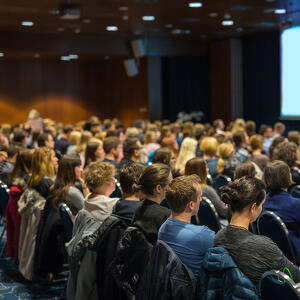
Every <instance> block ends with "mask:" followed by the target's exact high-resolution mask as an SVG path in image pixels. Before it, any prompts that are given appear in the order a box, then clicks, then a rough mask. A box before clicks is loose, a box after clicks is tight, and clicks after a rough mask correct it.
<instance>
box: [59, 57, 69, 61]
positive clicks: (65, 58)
mask: <svg viewBox="0 0 300 300" xmlns="http://www.w3.org/2000/svg"><path fill="white" fill-rule="evenodd" d="M60 60H63V61H69V60H71V58H70V57H69V56H61V57H60Z"/></svg>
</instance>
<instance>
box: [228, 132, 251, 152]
mask: <svg viewBox="0 0 300 300" xmlns="http://www.w3.org/2000/svg"><path fill="white" fill-rule="evenodd" d="M232 139H233V142H234V144H235V147H236V148H241V147H245V146H246V145H247V140H248V139H249V138H248V137H247V136H246V132H245V131H243V130H237V131H236V132H234V134H233V136H232Z"/></svg>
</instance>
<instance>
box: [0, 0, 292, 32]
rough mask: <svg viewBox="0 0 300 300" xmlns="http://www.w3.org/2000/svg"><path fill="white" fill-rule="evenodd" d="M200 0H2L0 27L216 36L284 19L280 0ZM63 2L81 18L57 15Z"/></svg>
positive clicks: (262, 28)
mask: <svg viewBox="0 0 300 300" xmlns="http://www.w3.org/2000/svg"><path fill="white" fill-rule="evenodd" d="M200 1H201V0H200ZM291 1H292V2H293V1H297V0H291ZM201 2H202V4H203V6H202V7H201V8H190V7H189V6H188V3H189V1H186V0H127V1H126V0H81V1H79V0H77V1H75V0H65V2H62V1H58V0H26V1H25V0H2V1H1V4H0V31H1V32H31V33H39V34H40V33H42V34H47V33H54V32H55V33H58V34H62V35H63V34H65V33H68V34H74V35H76V34H78V35H84V34H93V35H110V36H120V35H122V36H128V35H144V36H150V37H151V36H154V37H155V36H157V37H167V36H174V35H189V36H192V37H201V38H216V37H218V36H220V37H223V36H236V35H243V34H246V33H251V32H256V31H265V30H276V29H277V28H278V26H279V23H280V17H279V16H278V15H276V14H274V9H275V8H279V7H280V5H281V4H280V2H278V1H276V0H202V1H201ZM64 3H68V4H76V5H78V7H79V8H80V11H81V16H80V18H79V19H78V20H62V19H60V18H59V16H58V15H57V9H58V8H59V7H60V6H61V5H62V4H64ZM144 15H153V16H155V21H153V22H149V21H148V22H147V21H143V20H142V16H144ZM224 18H227V19H231V20H233V21H234V25H233V26H230V27H224V26H222V25H221V22H222V20H224ZM281 18H282V17H281ZM24 20H25V21H33V22H34V26H33V27H24V26H22V25H21V22H22V21H24ZM108 25H114V26H117V27H118V31H116V32H108V31H107V30H106V27H107V26H108Z"/></svg>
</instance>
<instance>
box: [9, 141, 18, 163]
mask: <svg viewBox="0 0 300 300" xmlns="http://www.w3.org/2000/svg"><path fill="white" fill-rule="evenodd" d="M18 154H19V148H18V147H15V146H13V145H11V146H9V147H8V148H7V160H8V161H10V162H12V163H15V162H16V160H17V157H18Z"/></svg>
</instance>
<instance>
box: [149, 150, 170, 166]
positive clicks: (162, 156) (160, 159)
mask: <svg viewBox="0 0 300 300" xmlns="http://www.w3.org/2000/svg"><path fill="white" fill-rule="evenodd" d="M171 157H172V152H171V150H170V149H169V148H167V147H163V148H159V149H157V150H156V151H155V152H154V155H153V157H152V163H154V164H155V163H161V164H166V165H169V164H170V160H171Z"/></svg>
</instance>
